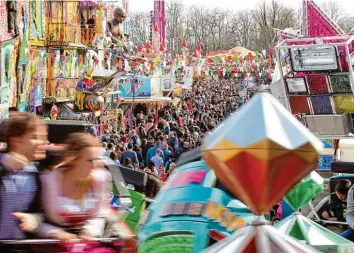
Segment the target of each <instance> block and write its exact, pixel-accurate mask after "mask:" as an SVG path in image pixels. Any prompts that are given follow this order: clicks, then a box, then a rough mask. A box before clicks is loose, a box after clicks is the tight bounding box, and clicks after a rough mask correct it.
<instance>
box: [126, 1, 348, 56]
mask: <svg viewBox="0 0 355 253" xmlns="http://www.w3.org/2000/svg"><path fill="white" fill-rule="evenodd" d="M285 2H286V1H281V0H272V1H266V0H262V2H260V3H259V4H258V5H257V6H256V7H255V8H254V9H253V10H240V11H238V12H232V11H230V10H225V9H220V8H214V9H211V8H207V7H203V6H196V5H194V6H191V5H189V8H186V7H185V6H184V5H183V4H182V3H181V2H179V1H178V0H170V1H168V2H167V3H166V20H167V27H166V35H167V41H168V43H167V49H171V50H172V52H173V53H174V54H178V53H180V52H181V42H182V41H183V40H186V41H187V42H188V45H189V50H190V51H192V50H194V49H195V48H196V47H197V45H198V44H199V43H200V42H203V44H204V52H203V54H205V53H206V52H208V51H214V50H227V49H231V48H233V47H235V46H242V47H246V48H248V49H250V50H254V51H259V50H263V49H268V48H270V47H271V46H272V45H271V42H272V40H273V38H274V36H275V29H285V28H299V25H300V22H298V20H300V13H299V12H297V11H296V10H294V9H292V8H291V7H289V6H287V3H285ZM323 7H325V8H324V10H325V11H327V12H328V13H329V16H330V17H331V18H333V19H334V20H335V21H336V22H338V23H339V25H340V26H341V27H342V28H343V29H344V31H345V32H351V31H353V30H354V23H353V20H354V18H353V17H351V16H350V15H348V14H347V13H346V12H345V11H344V9H342V7H341V5H339V4H338V3H337V2H335V0H330V1H329V2H326V3H325V4H324V6H323ZM131 21H132V23H133V24H134V26H136V28H137V30H138V32H139V34H140V36H141V39H142V40H143V41H144V40H148V39H149V31H150V27H149V26H150V13H149V11H147V12H144V13H143V12H140V13H133V14H132V15H131Z"/></svg>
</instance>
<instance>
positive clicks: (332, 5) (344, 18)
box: [320, 0, 354, 33]
mask: <svg viewBox="0 0 355 253" xmlns="http://www.w3.org/2000/svg"><path fill="white" fill-rule="evenodd" d="M320 7H321V8H322V9H323V11H325V12H326V13H327V15H328V16H329V17H330V18H331V19H332V20H333V21H334V22H335V23H337V24H338V25H339V26H340V27H341V28H342V29H343V30H344V32H346V33H352V32H353V31H354V17H353V16H350V15H349V13H348V12H347V11H346V10H345V9H344V7H343V6H342V5H341V4H339V2H338V1H334V0H330V1H327V2H323V3H322V5H321V6H320Z"/></svg>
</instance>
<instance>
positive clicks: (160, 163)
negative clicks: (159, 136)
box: [151, 149, 164, 171]
mask: <svg viewBox="0 0 355 253" xmlns="http://www.w3.org/2000/svg"><path fill="white" fill-rule="evenodd" d="M162 156H163V151H162V150H161V149H157V152H156V154H155V156H153V157H152V159H151V161H152V162H153V163H154V167H155V168H156V169H157V171H159V169H160V167H161V166H163V167H164V160H163V158H162Z"/></svg>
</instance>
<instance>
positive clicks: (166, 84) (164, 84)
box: [160, 75, 174, 91]
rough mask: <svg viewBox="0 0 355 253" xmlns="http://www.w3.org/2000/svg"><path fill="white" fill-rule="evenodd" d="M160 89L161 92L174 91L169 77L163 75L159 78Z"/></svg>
mask: <svg viewBox="0 0 355 253" xmlns="http://www.w3.org/2000/svg"><path fill="white" fill-rule="evenodd" d="M160 83H161V89H162V90H163V91H172V90H174V84H173V83H172V78H171V75H165V76H162V77H161V78H160Z"/></svg>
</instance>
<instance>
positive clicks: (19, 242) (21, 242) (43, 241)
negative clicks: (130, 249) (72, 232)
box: [0, 238, 119, 245]
mask: <svg viewBox="0 0 355 253" xmlns="http://www.w3.org/2000/svg"><path fill="white" fill-rule="evenodd" d="M92 241H95V242H102V243H110V242H115V241H119V239H118V238H94V239H92ZM72 242H73V243H81V242H83V240H81V239H75V240H72ZM59 243H60V241H59V240H54V239H33V240H0V245H4V244H6V245H38V244H59Z"/></svg>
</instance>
